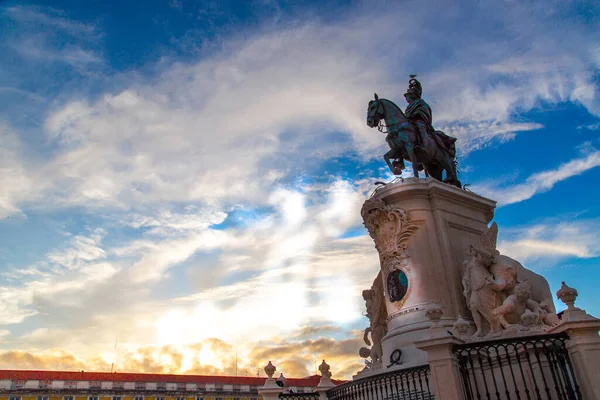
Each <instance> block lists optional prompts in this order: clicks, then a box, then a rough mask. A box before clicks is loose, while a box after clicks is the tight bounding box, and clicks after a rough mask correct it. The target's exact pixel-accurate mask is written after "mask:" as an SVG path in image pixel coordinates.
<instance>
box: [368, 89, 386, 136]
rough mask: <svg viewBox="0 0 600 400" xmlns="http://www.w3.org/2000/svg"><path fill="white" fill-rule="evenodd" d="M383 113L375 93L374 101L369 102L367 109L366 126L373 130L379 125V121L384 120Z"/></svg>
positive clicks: (381, 105)
mask: <svg viewBox="0 0 600 400" xmlns="http://www.w3.org/2000/svg"><path fill="white" fill-rule="evenodd" d="M384 112H385V110H384V108H383V104H382V103H381V100H379V96H377V93H375V100H371V101H370V102H369V108H368V109H367V126H369V128H375V127H376V126H377V125H379V121H381V120H382V119H383V118H384Z"/></svg>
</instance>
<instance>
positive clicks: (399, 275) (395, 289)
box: [361, 198, 419, 305]
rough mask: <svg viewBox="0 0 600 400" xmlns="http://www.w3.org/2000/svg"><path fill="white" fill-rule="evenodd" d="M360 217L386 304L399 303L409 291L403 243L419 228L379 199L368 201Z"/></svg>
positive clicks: (401, 213) (406, 258)
mask: <svg viewBox="0 0 600 400" xmlns="http://www.w3.org/2000/svg"><path fill="white" fill-rule="evenodd" d="M361 215H362V217H363V221H364V224H365V226H366V228H367V230H368V231H369V234H370V235H371V238H373V240H374V241H375V248H376V249H377V251H378V252H379V260H380V262H381V268H382V270H383V272H384V276H385V282H386V290H387V295H388V300H389V301H390V302H400V303H398V304H400V305H401V303H402V302H403V301H404V300H405V299H406V296H407V295H408V292H409V291H410V290H409V289H410V287H409V282H408V277H407V275H406V271H408V252H407V244H406V242H407V241H408V239H409V238H410V236H411V235H412V234H413V233H414V232H415V231H416V230H417V229H418V228H419V226H418V225H417V224H415V223H413V222H411V221H410V220H409V215H408V212H407V211H406V210H404V209H402V208H399V207H392V206H389V205H387V204H385V202H384V201H383V200H381V199H380V198H371V199H369V200H367V201H365V203H364V204H363V207H362V210H361Z"/></svg>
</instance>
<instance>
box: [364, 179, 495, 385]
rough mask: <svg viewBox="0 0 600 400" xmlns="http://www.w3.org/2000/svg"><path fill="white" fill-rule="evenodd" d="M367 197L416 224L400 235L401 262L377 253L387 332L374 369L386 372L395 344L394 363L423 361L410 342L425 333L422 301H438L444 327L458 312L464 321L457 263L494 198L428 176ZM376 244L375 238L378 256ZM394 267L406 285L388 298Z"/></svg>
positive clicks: (473, 240)
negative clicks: (396, 359)
mask: <svg viewBox="0 0 600 400" xmlns="http://www.w3.org/2000/svg"><path fill="white" fill-rule="evenodd" d="M372 200H373V201H374V202H379V204H381V201H383V203H385V205H386V206H387V209H388V210H389V209H402V210H403V211H404V212H406V213H407V215H408V221H409V223H410V224H411V225H416V229H415V230H414V232H412V233H410V237H409V238H408V239H406V240H404V239H402V240H403V242H402V244H401V246H405V250H406V251H405V253H404V256H403V257H404V258H402V257H401V258H402V259H401V261H397V260H394V261H391V262H390V261H389V257H388V258H385V259H384V258H383V257H382V266H381V268H382V274H381V276H382V279H383V287H384V288H385V296H386V306H387V314H388V317H387V320H388V332H387V335H386V336H385V337H384V338H383V340H382V347H383V364H384V368H383V369H379V370H377V371H380V372H386V371H389V369H387V368H386V367H387V366H388V365H390V364H391V363H392V361H393V360H391V358H390V357H391V356H392V353H393V352H394V350H396V349H399V350H401V351H402V359H401V362H402V364H401V366H398V367H400V368H402V367H403V368H406V367H407V366H413V365H420V364H424V363H426V361H427V360H426V353H425V352H423V351H421V350H419V349H417V348H416V347H415V345H414V343H415V342H416V341H421V340H425V339H427V338H428V337H429V335H430V332H429V327H430V326H431V323H430V321H429V319H428V318H427V316H426V310H427V308H428V306H431V305H433V304H437V305H439V306H441V308H442V310H443V315H442V319H441V321H440V322H441V325H442V326H444V327H447V328H448V331H452V326H453V325H454V323H455V322H456V319H457V318H458V317H459V316H462V317H463V318H465V319H466V320H467V321H469V320H470V317H471V313H470V311H469V310H468V309H467V304H466V301H465V298H464V296H463V286H462V282H461V279H462V270H463V262H464V260H465V254H466V250H467V249H468V247H469V245H471V244H473V243H478V241H479V238H480V236H481V235H482V234H483V233H484V232H485V230H486V229H487V226H488V223H489V222H490V221H491V219H492V218H493V215H494V208H495V206H496V203H495V202H494V201H492V200H490V199H487V198H484V197H482V196H479V195H477V194H475V193H472V192H469V191H467V190H464V189H460V188H457V187H455V186H451V185H448V184H445V183H443V182H439V181H437V180H434V179H432V178H427V179H416V178H409V179H405V180H404V181H403V182H399V183H394V184H388V185H386V186H385V187H382V188H381V189H379V190H378V191H377V192H376V193H375V194H374V196H373V197H372ZM367 201H371V200H367ZM382 223H384V224H385V223H386V222H385V221H384V222H382ZM396 234H398V233H397V232H396ZM378 240H379V241H380V242H382V241H383V240H388V239H386V238H381V237H379V238H378V239H376V242H377V241H378ZM392 241H393V240H392ZM382 247H383V246H382V245H381V243H379V244H378V249H379V252H380V256H381V255H382ZM399 247H400V246H399ZM398 271H402V273H404V275H405V279H406V281H407V283H408V285H407V287H404V289H403V290H404V291H405V294H404V296H403V297H402V298H401V299H400V300H397V301H390V297H391V296H390V294H389V292H390V290H391V289H390V287H389V286H388V283H389V276H390V274H393V273H398ZM448 335H451V334H450V333H449V334H448ZM394 367H396V366H394ZM373 372H375V371H373ZM361 376H362V374H361V375H359V376H358V377H359V378H360V377H361Z"/></svg>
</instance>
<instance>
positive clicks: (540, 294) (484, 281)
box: [462, 222, 558, 337]
mask: <svg viewBox="0 0 600 400" xmlns="http://www.w3.org/2000/svg"><path fill="white" fill-rule="evenodd" d="M497 237H498V225H497V224H496V223H495V222H494V223H493V224H492V226H491V227H490V228H489V229H488V230H487V231H486V232H485V233H484V234H483V235H482V236H481V239H480V243H479V244H478V245H476V246H474V245H471V246H469V248H468V251H467V254H468V259H467V260H466V261H465V262H464V266H465V269H464V271H463V279H462V283H463V288H464V292H463V293H464V296H465V299H466V301H467V306H468V308H469V309H470V310H471V313H472V314H473V320H474V322H475V325H476V327H477V331H476V332H475V335H474V336H476V337H481V336H486V335H489V334H492V335H494V334H499V333H501V330H502V329H506V328H507V327H509V326H511V325H513V324H520V323H522V320H521V317H522V315H523V314H524V313H525V312H526V311H527V310H530V311H531V312H533V313H535V314H536V315H537V316H538V324H540V325H542V324H543V326H544V327H545V328H546V329H547V328H550V327H552V326H554V325H556V324H558V317H557V316H556V309H555V308H554V303H553V302H552V294H551V292H550V287H549V286H548V282H547V281H546V279H544V277H542V276H541V275H538V274H536V273H535V272H533V271H530V270H528V269H526V268H525V267H523V266H522V265H521V263H519V262H518V261H516V260H514V259H512V258H510V257H507V256H504V255H500V253H499V252H498V250H496V240H497ZM517 288H518V290H517Z"/></svg>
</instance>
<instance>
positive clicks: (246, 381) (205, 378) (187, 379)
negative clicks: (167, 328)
mask: <svg viewBox="0 0 600 400" xmlns="http://www.w3.org/2000/svg"><path fill="white" fill-rule="evenodd" d="M286 378H287V377H286ZM2 379H22V380H54V381H106V382H165V383H166V382H170V383H220V384H235V385H251V386H262V385H264V383H265V379H266V378H264V377H250V376H224V375H218V376H211V375H169V374H144V373H136V372H132V373H129V372H84V371H78V372H73V371H29V370H0V380H2ZM320 379H321V376H319V375H312V376H309V377H307V378H287V383H288V386H296V387H314V386H317V385H318V384H319V380H320ZM332 381H333V383H335V384H340V383H343V382H345V381H338V380H333V379H332Z"/></svg>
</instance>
